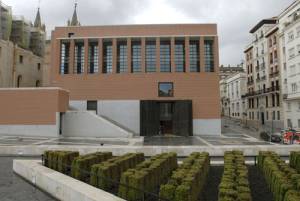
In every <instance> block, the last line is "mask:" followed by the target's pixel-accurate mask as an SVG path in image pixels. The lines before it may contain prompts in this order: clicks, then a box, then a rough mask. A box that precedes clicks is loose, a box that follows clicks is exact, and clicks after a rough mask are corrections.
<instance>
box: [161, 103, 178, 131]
mask: <svg viewBox="0 0 300 201" xmlns="http://www.w3.org/2000/svg"><path fill="white" fill-rule="evenodd" d="M158 104H159V114H160V115H159V116H160V117H159V121H160V127H159V134H161V135H168V134H169V135H171V134H173V112H174V110H173V107H174V103H172V102H161V103H158Z"/></svg>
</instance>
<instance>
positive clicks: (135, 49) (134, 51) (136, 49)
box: [131, 41, 142, 73]
mask: <svg viewBox="0 0 300 201" xmlns="http://www.w3.org/2000/svg"><path fill="white" fill-rule="evenodd" d="M131 55H132V56H131V69H132V72H133V73H140V72H142V48H141V41H132V45H131Z"/></svg>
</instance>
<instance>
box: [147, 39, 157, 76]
mask: <svg viewBox="0 0 300 201" xmlns="http://www.w3.org/2000/svg"><path fill="white" fill-rule="evenodd" d="M146 72H156V42H155V41H147V42H146Z"/></svg>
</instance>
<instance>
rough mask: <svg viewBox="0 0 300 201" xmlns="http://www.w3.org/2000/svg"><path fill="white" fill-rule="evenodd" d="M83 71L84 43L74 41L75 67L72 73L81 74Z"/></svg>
mask: <svg viewBox="0 0 300 201" xmlns="http://www.w3.org/2000/svg"><path fill="white" fill-rule="evenodd" d="M83 71H84V43H83V42H76V43H75V68H74V73H75V74H76V73H77V74H81V73H83Z"/></svg>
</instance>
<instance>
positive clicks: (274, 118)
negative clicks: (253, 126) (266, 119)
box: [272, 111, 276, 120]
mask: <svg viewBox="0 0 300 201" xmlns="http://www.w3.org/2000/svg"><path fill="white" fill-rule="evenodd" d="M272 119H273V120H276V112H275V111H273V117H272Z"/></svg>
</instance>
